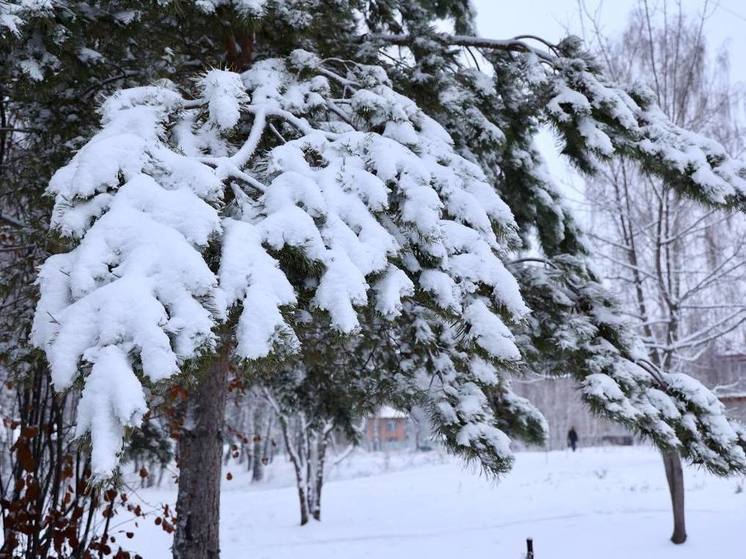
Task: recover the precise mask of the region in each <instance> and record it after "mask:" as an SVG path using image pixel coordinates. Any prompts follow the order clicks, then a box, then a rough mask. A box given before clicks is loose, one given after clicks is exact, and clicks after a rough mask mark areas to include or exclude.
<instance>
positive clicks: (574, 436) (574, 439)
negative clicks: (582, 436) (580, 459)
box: [567, 427, 578, 452]
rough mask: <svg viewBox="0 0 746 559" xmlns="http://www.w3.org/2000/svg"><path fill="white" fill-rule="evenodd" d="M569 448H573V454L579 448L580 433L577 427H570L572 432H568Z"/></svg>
mask: <svg viewBox="0 0 746 559" xmlns="http://www.w3.org/2000/svg"><path fill="white" fill-rule="evenodd" d="M567 446H569V447H570V448H572V451H573V452H575V449H576V448H577V447H578V433H577V432H576V431H575V427H570V430H569V431H568V432H567Z"/></svg>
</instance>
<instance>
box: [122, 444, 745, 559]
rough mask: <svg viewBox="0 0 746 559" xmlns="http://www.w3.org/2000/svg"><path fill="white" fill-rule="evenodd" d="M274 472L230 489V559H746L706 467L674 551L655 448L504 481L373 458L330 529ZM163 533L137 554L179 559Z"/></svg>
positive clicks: (568, 462) (344, 480)
mask: <svg viewBox="0 0 746 559" xmlns="http://www.w3.org/2000/svg"><path fill="white" fill-rule="evenodd" d="M233 472H235V469H234V470H233ZM270 472H271V474H270V475H269V476H268V477H269V479H268V480H267V481H266V482H262V483H260V484H254V485H253V486H250V485H249V482H248V478H247V477H246V475H245V474H238V473H237V472H236V473H235V474H234V475H235V477H234V478H233V480H232V481H225V482H224V491H223V494H222V515H223V517H222V521H221V526H222V556H223V558H224V559H234V558H241V559H242V558H244V557H246V558H252V559H291V558H292V559H295V558H297V557H303V558H304V559H322V558H323V559H336V558H339V559H342V558H344V559H358V558H367V557H375V558H376V559H380V558H386V559H405V558H406V559H412V558H417V557H423V558H424V557H426V558H428V559H440V558H444V559H445V558H449V559H452V558H454V557H455V558H460V557H469V558H472V557H474V558H475V559H476V558H483V557H484V558H487V557H489V558H500V559H502V558H507V559H518V558H522V557H524V551H525V539H526V537H533V538H534V541H535V549H536V558H537V559H550V558H551V559H586V558H587V559H591V558H593V559H598V558H599V557H603V558H604V559H617V558H619V559H622V558H624V559H629V558H635V559H645V558H655V559H667V558H676V559H695V558H696V559H703V558H707V557H733V558H735V557H743V553H744V551H743V550H744V547H743V546H744V533H743V528H744V526H746V492H743V493H737V492H736V488H737V486H738V480H735V479H718V478H715V477H713V476H710V475H708V474H707V473H705V472H703V471H701V470H699V469H696V468H687V470H686V485H687V495H686V497H687V513H688V531H689V541H688V542H687V543H686V544H685V545H683V546H674V545H673V544H671V543H670V542H669V541H668V537H669V535H670V529H671V513H670V507H669V500H668V494H667V487H666V482H665V476H664V472H663V466H662V464H661V461H660V458H659V456H658V454H657V453H656V452H655V450H653V449H650V448H646V447H629V448H598V449H593V448H591V449H581V450H579V451H578V452H577V453H575V454H572V453H570V452H568V451H556V452H548V453H543V452H522V453H519V454H518V455H517V459H516V464H515V467H514V469H513V472H511V473H510V474H508V475H507V476H505V477H503V478H502V479H500V480H499V481H498V482H494V481H490V480H488V479H486V478H485V477H484V476H482V475H480V474H479V473H478V472H477V471H474V470H473V469H470V468H466V467H464V466H463V464H462V463H460V462H459V461H457V460H456V459H453V458H449V457H445V456H442V455H440V454H438V453H437V452H430V453H421V454H417V455H413V454H397V455H390V456H386V455H384V454H380V453H377V454H368V453H362V452H361V453H358V454H354V455H352V456H351V457H349V458H348V459H347V460H346V461H345V462H343V463H341V464H340V465H338V466H336V467H334V471H333V472H332V474H331V476H330V477H332V478H334V481H331V482H330V483H329V484H328V485H327V486H326V487H325V488H324V495H323V499H322V500H323V503H322V506H323V509H322V515H323V521H322V522H321V523H316V522H314V523H312V524H310V525H309V526H306V527H299V526H298V525H297V521H298V511H297V500H296V499H297V495H296V492H295V488H294V487H293V486H291V485H289V484H290V483H291V481H292V480H291V478H290V470H289V469H286V468H285V467H284V465H282V464H281V465H280V467H273V468H270V470H269V471H268V473H270ZM139 494H140V496H141V498H142V499H143V500H144V501H146V502H147V503H150V504H151V505H156V504H158V503H160V502H171V503H173V501H174V498H175V493H174V491H173V489H159V490H154V489H153V490H150V489H149V490H142V491H141V492H139ZM118 520H119V521H120V522H121V521H122V520H124V519H123V517H119V518H118ZM153 520H154V516H152V515H151V516H150V517H148V518H147V519H146V520H145V521H142V520H141V521H140V527H139V528H138V529H137V530H136V532H135V537H134V539H132V540H125V541H127V543H128V544H131V545H129V549H134V550H136V551H138V552H139V553H140V554H141V555H142V556H143V557H144V558H145V559H161V558H166V557H170V554H169V545H170V537H169V536H168V535H167V534H165V533H164V532H163V531H161V530H160V529H159V528H157V527H156V526H155V525H154V523H153ZM120 529H123V530H129V529H131V525H130V524H126V523H125V524H124V525H122V526H120Z"/></svg>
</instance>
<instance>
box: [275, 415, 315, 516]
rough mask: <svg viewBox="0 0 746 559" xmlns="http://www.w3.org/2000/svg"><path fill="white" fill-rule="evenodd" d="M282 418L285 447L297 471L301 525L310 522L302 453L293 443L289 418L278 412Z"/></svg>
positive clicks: (279, 417)
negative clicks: (299, 452)
mask: <svg viewBox="0 0 746 559" xmlns="http://www.w3.org/2000/svg"><path fill="white" fill-rule="evenodd" d="M277 417H278V419H279V420H280V429H281V431H282V437H283V438H284V439H285V449H286V450H287V453H288V455H289V457H290V462H291V463H292V465H293V470H294V472H295V484H296V487H297V489H298V504H299V505H300V525H301V526H305V525H306V524H308V499H307V498H306V491H305V485H306V483H305V480H304V478H303V463H302V458H301V455H299V454H298V451H297V449H296V448H295V446H294V445H293V441H292V440H291V437H290V424H289V422H288V418H287V416H285V415H282V414H280V413H278V414H277Z"/></svg>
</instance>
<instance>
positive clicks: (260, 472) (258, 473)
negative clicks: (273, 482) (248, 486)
mask: <svg viewBox="0 0 746 559" xmlns="http://www.w3.org/2000/svg"><path fill="white" fill-rule="evenodd" d="M262 459H263V456H262V437H261V435H259V434H258V433H257V434H255V435H254V460H253V465H252V469H251V481H262V479H264V462H263V461H262Z"/></svg>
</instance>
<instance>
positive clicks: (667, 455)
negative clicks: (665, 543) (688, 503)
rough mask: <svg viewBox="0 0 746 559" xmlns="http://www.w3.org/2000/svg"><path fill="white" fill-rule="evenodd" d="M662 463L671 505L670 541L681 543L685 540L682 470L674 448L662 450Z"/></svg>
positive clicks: (679, 457)
mask: <svg viewBox="0 0 746 559" xmlns="http://www.w3.org/2000/svg"><path fill="white" fill-rule="evenodd" d="M662 455H663V465H664V467H665V469H666V480H667V481H668V489H669V491H670V493H671V505H672V506H673V535H672V536H671V541H672V542H673V543H675V544H682V543H684V542H685V541H686V518H685V510H684V471H683V469H682V467H681V456H679V453H678V452H677V451H675V450H670V451H669V450H664V451H662Z"/></svg>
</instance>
